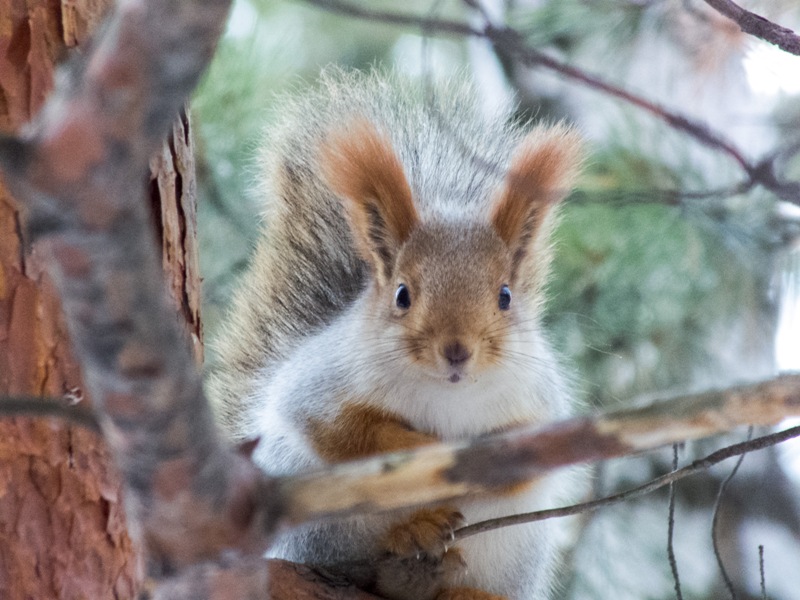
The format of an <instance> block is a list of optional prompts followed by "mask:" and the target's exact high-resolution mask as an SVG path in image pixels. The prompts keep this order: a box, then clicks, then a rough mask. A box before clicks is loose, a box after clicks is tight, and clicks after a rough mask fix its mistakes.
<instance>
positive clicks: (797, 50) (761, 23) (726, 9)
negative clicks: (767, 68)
mask: <svg viewBox="0 0 800 600" xmlns="http://www.w3.org/2000/svg"><path fill="white" fill-rule="evenodd" d="M705 2H706V4H708V5H709V6H710V7H711V8H713V9H714V10H716V11H717V12H718V13H720V14H722V15H724V16H726V17H728V18H729V19H730V20H732V21H734V22H735V23H736V24H737V25H738V26H739V28H740V29H741V30H742V31H744V32H745V33H749V34H750V35H754V36H755V37H757V38H759V39H762V40H764V41H765V42H769V43H770V44H774V45H775V46H777V47H778V48H780V49H781V50H783V51H785V52H789V53H790V54H795V55H797V56H800V36H798V35H797V34H796V33H795V32H794V31H792V30H791V29H788V28H786V27H782V26H780V25H778V24H777V23H773V22H772V21H769V20H767V19H765V18H764V17H761V16H759V15H757V14H755V13H753V12H750V11H749V10H745V9H743V8H742V7H741V6H739V5H738V4H736V3H734V2H732V1H731V0H705Z"/></svg>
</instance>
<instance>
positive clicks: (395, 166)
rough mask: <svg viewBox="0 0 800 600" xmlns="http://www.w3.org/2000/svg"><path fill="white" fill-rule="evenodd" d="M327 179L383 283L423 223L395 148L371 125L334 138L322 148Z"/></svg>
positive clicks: (359, 124) (354, 125)
mask: <svg viewBox="0 0 800 600" xmlns="http://www.w3.org/2000/svg"><path fill="white" fill-rule="evenodd" d="M320 160H321V167H322V175H323V177H324V178H325V181H326V182H327V183H328V185H329V186H330V187H331V189H332V190H333V191H334V192H336V193H337V194H338V195H339V196H341V198H342V204H343V205H344V207H345V212H346V213H347V216H348V218H349V220H350V226H351V229H352V231H353V236H354V238H355V241H356V244H357V245H358V249H359V252H360V253H361V255H362V256H363V257H364V258H365V259H366V260H368V261H369V262H371V263H372V265H373V267H374V271H375V276H376V277H378V278H379V280H380V281H381V282H385V281H387V280H388V278H389V276H390V275H391V272H392V268H393V265H394V260H395V258H396V256H397V252H398V250H399V249H400V246H401V245H402V244H403V242H405V241H406V239H408V236H409V234H410V233H411V231H412V230H413V229H414V227H415V226H416V225H417V223H418V222H419V217H418V215H417V210H416V208H415V207H414V201H413V200H412V197H411V188H410V187H409V185H408V181H407V180H406V176H405V174H404V172H403V166H402V164H401V163H400V160H399V159H398V158H397V155H396V154H395V153H394V150H393V149H392V145H391V142H390V141H389V140H388V139H387V138H386V137H385V136H383V135H381V134H380V133H378V131H377V130H376V129H375V127H374V126H373V125H372V124H371V123H370V122H369V121H367V120H363V119H362V120H356V121H352V122H350V123H348V124H347V125H346V126H345V127H343V128H342V129H340V130H337V131H336V132H334V133H332V134H330V135H329V136H328V137H327V138H326V139H325V141H324V142H323V144H322V146H321V148H320Z"/></svg>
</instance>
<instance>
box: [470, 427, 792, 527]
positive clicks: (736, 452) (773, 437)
mask: <svg viewBox="0 0 800 600" xmlns="http://www.w3.org/2000/svg"><path fill="white" fill-rule="evenodd" d="M796 437H800V426H797V427H792V428H790V429H785V430H783V431H779V432H777V433H773V434H769V435H765V436H762V437H758V438H755V439H752V440H748V441H746V442H741V443H739V444H733V445H732V446H727V447H725V448H722V449H720V450H717V451H716V452H713V453H711V454H709V455H708V456H706V457H704V458H701V459H698V460H696V461H694V462H693V463H691V464H690V465H687V466H685V467H683V468H682V469H679V470H677V471H673V472H671V473H667V474H666V475H662V476H661V477H658V478H657V479H653V480H652V481H649V482H647V483H645V484H644V485H640V486H638V487H635V488H632V489H629V490H626V491H624V492H619V493H617V494H613V495H611V496H607V497H605V498H601V499H599V500H592V501H590V502H582V503H580V504H573V505H571V506H565V507H562V508H553V509H549V510H540V511H536V512H530V513H524V514H519V515H511V516H508V517H499V518H497V519H489V520H487V521H482V522H480V523H474V524H472V525H467V526H466V527H462V528H461V529H459V530H458V531H456V532H455V539H456V540H461V539H464V538H466V537H469V536H471V535H475V534H477V533H482V532H484V531H491V530H493V529H499V528H501V527H508V526H509V525H520V524H523V523H534V522H536V521H543V520H545V519H554V518H558V517H568V516H571V515H577V514H580V513H584V512H588V511H594V510H597V509H599V508H604V507H606V506H611V505H612V504H618V503H620V502H625V501H627V500H631V499H633V498H638V497H640V496H644V495H646V494H649V493H650V492H653V491H655V490H657V489H659V488H662V487H664V486H665V485H669V484H670V483H672V482H675V481H678V480H679V479H683V478H684V477H688V476H690V475H694V474H696V473H700V472H701V471H705V470H707V469H708V468H710V467H712V466H713V465H716V464H718V463H720V462H722V461H724V460H727V459H729V458H732V457H734V456H742V455H744V454H746V453H748V452H754V451H756V450H762V449H764V448H769V447H770V446H775V445H776V444H780V443H781V442H785V441H786V440H790V439H792V438H796Z"/></svg>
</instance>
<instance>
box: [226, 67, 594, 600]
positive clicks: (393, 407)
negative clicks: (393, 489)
mask: <svg viewBox="0 0 800 600" xmlns="http://www.w3.org/2000/svg"><path fill="white" fill-rule="evenodd" d="M321 82H322V83H321V85H320V87H319V89H318V90H316V91H312V92H310V93H306V94H305V95H300V96H299V97H293V98H291V99H289V100H288V101H287V102H285V103H284V105H283V106H282V107H281V109H280V115H281V120H282V124H281V125H278V126H277V131H276V132H275V133H273V134H272V135H271V136H269V137H268V139H267V141H266V142H265V143H264V148H265V149H266V152H265V158H264V160H263V163H262V169H263V172H264V173H265V177H264V182H263V184H262V189H261V192H262V194H263V196H264V197H265V198H266V200H267V207H266V215H265V226H264V231H263V235H261V236H260V240H259V242H258V245H257V248H256V251H255V255H254V258H253V260H252V264H251V265H250V267H249V270H248V271H247V273H246V274H245V275H244V276H243V281H242V283H241V286H240V287H239V290H238V292H237V293H236V295H235V297H234V300H233V304H232V309H231V311H230V317H229V321H228V323H227V328H226V331H225V333H224V334H223V335H222V337H221V339H220V341H219V342H218V344H217V347H216V350H217V353H218V355H219V357H220V358H219V366H218V367H217V369H216V372H215V373H213V374H212V377H211V383H210V385H211V391H212V397H214V398H215V400H216V404H217V409H218V413H219V418H220V420H221V423H222V424H223V426H224V428H225V429H227V432H228V433H229V434H230V436H231V438H232V439H233V440H244V439H247V438H256V437H258V438H259V439H260V442H259V444H258V446H257V447H256V449H255V452H254V454H253V459H254V460H255V461H256V462H257V463H258V464H259V465H260V466H261V467H262V468H263V469H264V470H265V471H267V472H268V473H270V474H274V475H285V474H293V473H298V472H300V471H303V470H307V469H312V468H319V467H323V466H326V465H331V464H335V463H338V462H342V461H348V460H351V459H357V458H361V457H367V456H372V455H375V454H378V453H382V452H389V451H398V450H404V449H411V448H415V447H419V446H422V445H426V444H432V443H435V442H438V441H452V440H457V439H463V438H466V437H471V436H479V435H482V434H486V433H491V432H499V431H503V430H505V429H508V428H511V427H514V426H517V425H522V424H537V423H544V422H548V421H551V420H555V419H560V418H564V417H566V416H569V414H570V413H571V406H572V394H571V392H570V388H569V386H568V384H567V377H566V376H565V375H564V373H563V370H562V367H561V366H560V363H559V361H558V359H557V357H556V355H555V352H554V351H553V349H552V347H551V344H550V343H549V341H548V339H547V337H546V335H545V333H544V332H543V331H542V328H541V325H540V315H541V312H542V308H543V301H544V298H545V286H546V282H547V278H548V272H549V267H550V262H551V255H552V248H551V241H550V238H551V232H552V230H553V227H554V224H555V223H556V220H557V212H558V211H557V205H558V203H559V202H560V201H561V199H562V198H563V197H564V196H565V195H566V194H567V193H568V192H569V190H570V189H571V187H572V185H573V183H574V180H575V178H576V176H577V173H578V170H579V167H580V163H581V156H582V149H581V147H582V144H581V139H580V136H579V135H578V134H577V133H576V131H575V130H574V129H572V128H571V127H569V126H567V125H564V124H556V125H550V126H544V125H539V126H536V127H535V128H533V129H532V130H530V131H528V132H524V131H522V130H521V128H520V127H519V126H518V125H516V124H515V123H514V122H513V120H512V119H510V116H509V114H508V113H506V114H497V115H494V116H486V115H484V114H483V113H482V110H481V107H480V105H479V103H478V102H477V100H476V99H475V94H474V91H473V90H472V88H471V86H470V85H469V84H466V83H462V82H458V81H456V82H453V81H450V82H447V83H446V84H445V85H442V86H441V87H440V89H438V90H437V93H436V96H435V101H436V106H435V107H434V106H432V105H431V103H430V102H429V101H428V99H427V96H426V94H425V91H424V90H423V89H422V87H421V86H419V85H416V84H412V83H410V82H409V81H407V80H405V79H403V78H402V77H401V76H398V75H387V74H385V73H380V72H372V73H370V74H356V73H346V72H343V71H339V70H330V71H327V72H326V73H324V74H323V76H322V78H321ZM567 479H569V475H568V474H567V475H561V474H559V473H556V474H553V475H548V476H545V477H542V478H540V479H537V480H536V481H535V482H532V483H531V484H529V485H522V486H517V487H514V488H513V489H508V490H506V491H504V492H503V493H498V494H496V495H493V496H490V497H481V498H474V499H473V498H470V499H463V500H457V501H454V502H453V503H451V504H448V505H446V506H437V507H434V508H424V509H419V510H407V511H398V512H396V513H389V514H382V515H371V516H362V517H354V518H348V519H343V520H341V521H339V522H326V523H321V524H320V523H315V524H311V525H307V526H304V527H300V528H298V529H297V530H295V531H292V532H289V533H286V534H283V535H282V536H281V537H280V539H279V540H278V541H277V543H276V545H275V547H274V548H273V550H272V551H271V555H273V556H277V557H281V558H285V559H288V560H293V561H297V562H304V563H310V564H314V565H320V566H325V567H328V566H331V567H332V566H335V565H341V564H347V563H348V562H352V561H359V560H361V561H363V560H364V559H367V560H369V559H372V558H375V557H383V559H384V560H382V561H378V564H379V565H380V564H383V566H378V567H376V573H375V574H374V575H373V577H372V580H371V585H372V589H373V591H376V592H377V593H379V594H380V595H382V596H383V597H386V598H391V599H397V600H412V599H413V600H428V599H434V598H435V599H436V600H456V599H460V600H479V599H484V600H488V599H498V598H509V599H522V598H525V599H529V600H530V599H533V600H541V599H544V598H547V597H549V594H550V591H551V588H552V585H553V583H554V580H555V575H554V574H555V565H556V562H557V556H556V554H557V552H556V545H557V544H556V542H555V539H556V537H557V535H556V534H555V533H554V532H553V530H552V528H553V525H552V524H551V523H550V522H547V521H545V522H539V523H534V524H528V525H520V526H515V527H508V528H504V529H500V530H495V531H491V532H487V533H484V534H481V535H479V536H474V537H471V538H467V539H464V540H462V541H459V542H458V543H457V544H455V545H454V546H452V547H448V546H449V544H448V542H449V541H450V538H451V536H452V531H453V530H454V529H455V528H457V527H458V526H460V525H461V524H462V523H463V522H464V521H465V520H468V521H470V522H477V521H481V520H484V519H488V518H494V517H498V516H503V515H507V514H516V513H521V512H528V511H533V510H539V509H543V508H548V507H551V506H553V505H554V503H556V502H558V501H559V500H560V499H561V496H562V495H563V493H564V492H565V490H568V489H569V488H570V484H569V482H568V481H566V480H567ZM387 557H388V559H387Z"/></svg>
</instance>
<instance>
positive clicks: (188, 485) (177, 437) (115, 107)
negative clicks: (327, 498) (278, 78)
mask: <svg viewBox="0 0 800 600" xmlns="http://www.w3.org/2000/svg"><path fill="white" fill-rule="evenodd" d="M228 4H229V2H228V1H226V0H198V1H195V2H187V1H186V0H159V1H150V2H146V1H144V0H122V1H121V2H119V4H118V6H117V9H116V11H115V12H114V14H113V15H112V16H111V18H110V20H109V21H108V22H107V23H106V24H105V26H104V27H103V36H102V37H101V38H100V39H98V40H96V41H95V43H94V44H93V49H92V52H91V54H89V55H87V56H84V57H79V58H78V60H77V62H73V63H72V64H70V65H68V67H67V70H66V72H65V73H64V74H63V75H64V76H62V77H60V78H58V79H57V82H58V83H57V87H56V89H55V91H54V92H53V94H52V95H51V97H50V98H49V100H48V102H47V104H46V105H45V107H44V109H43V110H42V112H41V113H40V114H39V116H38V117H37V118H36V120H35V121H34V122H33V123H32V124H30V125H29V126H28V127H27V128H26V130H25V134H24V136H23V137H20V138H16V139H8V138H6V139H5V140H3V142H2V143H1V144H0V162H1V163H2V164H3V166H4V168H5V172H6V175H7V176H8V181H9V184H10V185H11V187H12V189H13V190H14V191H15V195H16V196H17V198H18V199H19V200H20V202H21V203H23V205H24V208H25V209H26V210H27V215H26V217H27V219H26V225H27V229H28V231H29V233H30V234H31V238H32V239H33V240H35V241H36V243H37V249H38V250H39V251H41V252H43V253H44V254H45V255H48V258H49V262H50V265H51V270H52V271H53V272H54V279H55V282H56V285H57V287H58V290H59V293H60V295H61V298H62V302H63V307H64V312H65V316H66V321H67V324H68V327H69V329H70V333H71V338H72V340H73V343H74V345H75V349H76V355H77V357H78V359H79V361H80V363H81V365H82V367H83V370H84V373H85V376H86V386H87V389H88V391H89V395H90V397H91V398H92V399H93V401H94V403H95V406H94V408H95V410H96V412H97V414H98V419H99V421H100V425H101V428H102V431H103V434H104V437H105V439H106V441H107V442H108V444H109V446H110V448H111V450H112V453H113V455H114V457H115V460H116V462H117V464H118V466H119V467H120V471H121V473H122V475H123V477H124V479H125V481H126V487H127V490H128V492H129V496H128V498H127V502H126V508H127V513H128V516H129V518H131V521H132V522H133V523H138V525H139V527H138V528H137V529H141V531H142V535H143V537H144V539H145V541H146V544H147V547H148V549H149V552H150V565H149V569H148V570H149V572H151V573H154V574H158V573H162V572H171V571H173V570H174V569H176V568H178V567H180V566H181V565H186V564H191V563H193V562H195V561H197V560H202V559H208V558H212V557H214V556H216V555H217V554H218V553H219V552H220V551H221V550H223V549H226V548H243V549H245V550H249V551H253V552H260V551H263V549H264V548H265V547H266V546H267V543H268V539H267V538H268V536H267V535H266V532H267V531H268V530H269V527H268V525H269V526H271V525H273V524H274V523H275V522H276V518H277V515H278V514H279V512H280V509H279V507H277V506H276V505H275V504H274V503H273V502H272V499H274V498H275V497H276V496H275V495H274V494H272V493H270V488H271V483H270V481H269V480H268V479H267V478H266V477H265V476H264V475H263V474H262V473H261V472H260V471H259V470H258V469H257V468H256V467H255V466H254V465H253V464H252V463H251V462H250V461H249V460H248V459H246V458H245V457H242V456H239V455H237V454H235V453H234V452H232V451H229V450H228V449H227V448H226V447H225V445H224V444H223V442H222V441H221V439H220V438H219V436H218V434H217V431H216V428H215V424H214V420H213V416H212V413H211V410H210V407H209V406H208V404H207V402H206V401H205V399H204V397H203V392H202V386H201V379H200V375H199V373H198V371H197V368H196V366H195V364H194V360H193V358H192V355H191V352H190V349H189V347H188V343H187V340H186V337H185V334H184V333H183V331H182V330H181V328H180V327H179V325H178V323H177V322H176V319H175V311H174V308H173V306H172V305H171V304H170V302H169V300H168V299H167V295H166V293H165V290H164V286H163V281H162V280H163V278H162V273H161V265H160V258H159V254H158V252H157V250H156V247H157V246H156V243H155V240H154V239H153V236H152V231H151V227H150V223H149V220H148V216H147V213H146V206H145V203H144V183H145V181H146V178H147V174H148V160H149V157H150V155H151V154H152V152H153V151H154V150H155V149H156V148H157V147H158V146H159V145H160V143H161V140H162V139H163V137H164V135H165V134H166V133H167V132H168V130H169V127H170V124H171V122H172V120H173V119H174V118H175V116H176V115H177V114H178V112H179V109H180V107H181V106H182V104H183V102H185V100H186V98H187V96H188V94H189V92H190V91H191V89H192V88H193V87H194V85H195V83H196V82H197V80H198V78H199V76H200V73H201V72H202V69H203V68H204V66H205V64H206V63H207V62H208V60H209V59H210V57H211V54H212V52H213V49H214V47H215V44H216V39H217V37H218V36H219V34H220V31H221V28H222V27H223V25H224V23H225V17H226V14H227V9H228Z"/></svg>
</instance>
